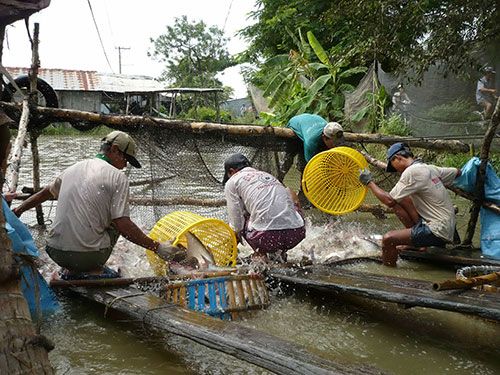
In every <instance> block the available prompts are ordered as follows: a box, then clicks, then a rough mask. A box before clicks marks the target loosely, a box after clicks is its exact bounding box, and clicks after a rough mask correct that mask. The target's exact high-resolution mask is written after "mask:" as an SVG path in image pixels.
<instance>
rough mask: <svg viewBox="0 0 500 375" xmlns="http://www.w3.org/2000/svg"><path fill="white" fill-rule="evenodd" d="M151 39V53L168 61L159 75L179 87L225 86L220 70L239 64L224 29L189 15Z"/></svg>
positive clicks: (149, 53) (159, 58)
mask: <svg viewBox="0 0 500 375" xmlns="http://www.w3.org/2000/svg"><path fill="white" fill-rule="evenodd" d="M150 41H151V43H152V44H153V51H152V52H151V51H150V52H148V55H149V56H151V57H153V58H154V59H157V60H159V61H161V62H164V63H165V64H166V67H165V70H164V71H163V73H162V76H161V78H160V79H161V80H164V81H167V82H169V83H170V84H172V85H174V86H177V87H222V83H221V82H220V81H219V80H218V79H217V78H216V75H217V73H219V72H221V71H223V70H224V69H226V68H228V67H231V66H233V65H235V64H236V63H235V61H234V59H233V58H232V57H231V56H230V55H229V52H228V51H227V46H226V44H227V42H228V38H226V37H225V36H224V32H223V31H222V30H220V29H219V28H217V27H216V26H212V27H207V26H206V25H205V23H204V22H203V21H200V22H197V23H196V22H189V21H188V19H187V17H186V16H182V17H181V18H175V24H174V26H167V32H166V33H165V34H163V35H160V36H159V37H158V38H156V39H153V38H151V39H150Z"/></svg>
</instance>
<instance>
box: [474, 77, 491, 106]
mask: <svg viewBox="0 0 500 375" xmlns="http://www.w3.org/2000/svg"><path fill="white" fill-rule="evenodd" d="M484 88H486V89H494V88H495V82H494V81H493V80H490V81H488V80H487V79H486V77H483V78H481V79H480V80H479V81H477V87H476V102H477V104H480V103H479V102H480V101H481V99H484V100H487V101H489V102H490V103H495V97H494V96H493V94H492V93H491V92H482V91H481V90H482V89H484Z"/></svg>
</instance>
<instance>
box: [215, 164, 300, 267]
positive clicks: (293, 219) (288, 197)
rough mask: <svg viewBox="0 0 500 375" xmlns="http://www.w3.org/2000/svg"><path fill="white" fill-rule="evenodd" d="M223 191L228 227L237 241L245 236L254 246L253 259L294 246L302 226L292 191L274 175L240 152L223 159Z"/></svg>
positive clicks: (265, 257)
mask: <svg viewBox="0 0 500 375" xmlns="http://www.w3.org/2000/svg"><path fill="white" fill-rule="evenodd" d="M222 183H223V184H224V185H225V188H224V193H225V195H226V200H227V212H228V216H229V223H230V226H231V228H232V229H233V230H234V232H235V233H236V237H237V238H238V242H241V238H245V240H246V241H247V242H248V244H249V245H250V246H251V247H252V249H253V250H254V254H253V256H252V258H253V259H262V260H264V261H266V262H267V261H268V260H269V258H268V254H277V255H281V260H283V261H286V252H287V250H290V249H291V248H293V247H295V246H297V245H298V244H299V243H300V242H301V241H302V240H303V239H304V238H305V236H306V228H305V223H304V219H303V217H302V213H301V211H300V208H299V204H298V199H297V196H296V195H295V193H294V192H293V191H292V190H290V189H288V188H286V187H285V186H284V185H283V184H282V183H281V182H279V181H278V179H276V178H275V177H274V176H272V175H270V174H269V173H267V172H263V171H259V170H257V169H254V168H252V167H251V166H250V162H249V161H248V159H247V158H246V157H245V156H244V155H242V154H233V155H231V156H229V157H228V158H227V159H226V160H225V162H224V178H223V181H222Z"/></svg>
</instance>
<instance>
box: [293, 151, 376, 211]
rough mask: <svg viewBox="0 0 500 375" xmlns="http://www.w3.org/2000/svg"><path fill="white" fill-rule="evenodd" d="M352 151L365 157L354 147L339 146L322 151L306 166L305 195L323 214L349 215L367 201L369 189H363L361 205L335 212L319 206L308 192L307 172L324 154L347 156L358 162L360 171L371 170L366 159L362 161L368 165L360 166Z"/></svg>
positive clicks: (303, 184) (303, 177) (304, 173)
mask: <svg viewBox="0 0 500 375" xmlns="http://www.w3.org/2000/svg"><path fill="white" fill-rule="evenodd" d="M352 151H356V152H357V153H359V155H361V156H363V155H362V154H361V153H360V152H359V151H358V150H356V149H354V148H352V147H347V146H339V147H335V148H331V149H329V150H326V151H322V152H320V153H318V154H316V155H314V156H313V158H312V159H311V160H309V162H308V163H307V164H306V167H305V168H304V172H303V173H302V190H303V191H304V195H305V196H306V198H307V199H308V200H309V202H311V203H312V204H313V205H314V206H315V207H316V208H318V209H319V210H321V211H323V212H326V213H327V214H331V215H344V214H348V213H351V212H353V211H355V210H356V209H357V208H358V207H359V206H360V205H361V203H363V201H364V200H365V198H366V194H367V193H368V188H367V187H365V189H363V192H362V193H361V195H360V200H359V204H357V205H353V206H352V207H351V208H349V209H346V210H343V211H334V210H329V209H327V208H324V207H322V206H320V205H319V204H317V202H316V201H315V200H314V199H312V197H311V196H310V194H309V191H308V190H307V186H306V181H305V176H306V175H307V171H308V170H309V168H312V167H311V165H313V163H312V162H313V160H315V159H319V158H321V157H323V156H324V154H327V153H333V152H335V153H338V154H342V155H344V156H347V157H348V158H350V159H351V160H353V161H354V162H356V164H358V166H359V168H360V169H363V168H368V169H369V165H368V162H367V161H366V159H365V158H364V157H363V159H362V160H364V161H365V163H366V165H360V163H359V162H358V160H357V159H356V158H354V157H353V155H352Z"/></svg>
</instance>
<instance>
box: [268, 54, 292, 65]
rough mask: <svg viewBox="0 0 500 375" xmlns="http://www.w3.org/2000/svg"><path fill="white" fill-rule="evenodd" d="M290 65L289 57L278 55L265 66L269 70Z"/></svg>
mask: <svg viewBox="0 0 500 375" xmlns="http://www.w3.org/2000/svg"><path fill="white" fill-rule="evenodd" d="M286 64H288V55H276V56H273V57H271V58H270V59H268V60H267V61H266V62H265V63H264V66H265V67H267V68H274V67H276V66H279V65H286Z"/></svg>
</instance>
